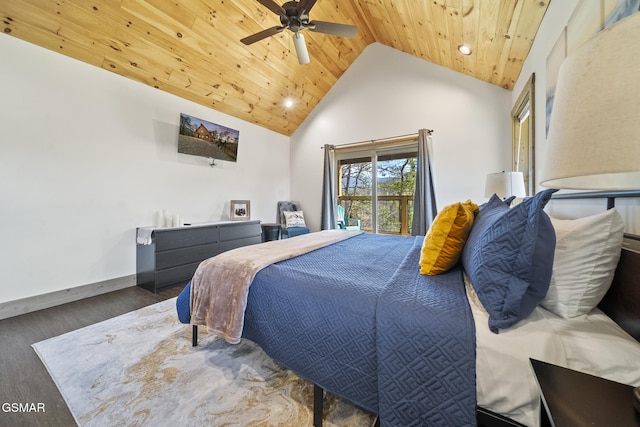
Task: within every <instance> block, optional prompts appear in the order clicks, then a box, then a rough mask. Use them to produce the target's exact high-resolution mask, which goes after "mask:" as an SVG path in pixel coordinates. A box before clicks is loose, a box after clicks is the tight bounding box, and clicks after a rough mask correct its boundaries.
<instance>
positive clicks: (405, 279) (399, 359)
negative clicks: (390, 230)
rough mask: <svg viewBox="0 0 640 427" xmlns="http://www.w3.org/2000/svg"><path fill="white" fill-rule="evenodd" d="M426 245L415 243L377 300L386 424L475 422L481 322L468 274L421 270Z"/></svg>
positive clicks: (381, 399) (382, 415)
mask: <svg viewBox="0 0 640 427" xmlns="http://www.w3.org/2000/svg"><path fill="white" fill-rule="evenodd" d="M421 243H422V242H421V241H418V240H416V242H415V244H414V246H413V248H412V249H411V250H410V251H409V253H408V254H407V257H406V258H405V260H404V261H403V263H402V265H401V266H400V268H398V270H397V271H396V273H395V274H394V276H393V277H392V278H391V280H390V281H389V283H388V285H387V286H386V287H385V289H384V290H383V292H382V294H381V295H380V298H379V302H378V309H377V313H376V314H377V315H376V329H377V331H378V332H377V342H376V344H377V351H378V390H379V393H378V396H379V397H378V399H379V401H378V407H379V416H380V421H381V423H382V425H383V426H387V425H388V426H471V425H476V410H475V409H476V380H475V379H476V377H475V349H476V346H475V324H474V321H473V316H472V314H471V309H470V307H469V302H468V300H467V297H466V292H465V289H464V279H463V277H462V271H461V270H454V271H451V272H449V273H446V274H443V275H440V276H425V275H421V274H419V272H418V268H417V267H416V266H417V265H418V260H419V258H420V249H421Z"/></svg>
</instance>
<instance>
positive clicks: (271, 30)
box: [240, 26, 286, 45]
mask: <svg viewBox="0 0 640 427" xmlns="http://www.w3.org/2000/svg"><path fill="white" fill-rule="evenodd" d="M285 28H286V27H280V26H276V27H271V28H267V29H266V30H262V31H260V32H258V33H255V34H253V35H251V36H248V37H245V38H243V39H242V40H240V41H241V42H242V43H244V44H246V45H249V44H251V43H255V42H257V41H260V40H262V39H266V38H267V37H269V36H272V35H274V34H278V33H279V32H282V30H284V29H285Z"/></svg>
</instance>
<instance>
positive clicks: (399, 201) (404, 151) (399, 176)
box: [336, 138, 418, 235]
mask: <svg viewBox="0 0 640 427" xmlns="http://www.w3.org/2000/svg"><path fill="white" fill-rule="evenodd" d="M417 154H418V146H417V138H415V139H413V140H412V141H411V143H409V144H407V142H406V141H404V142H403V143H402V144H398V145H396V146H384V147H378V148H374V149H371V150H364V151H363V150H362V148H360V149H359V150H356V149H354V150H348V149H341V150H340V151H339V152H337V154H336V157H337V158H338V166H339V167H338V177H337V179H338V186H337V188H338V203H339V204H340V205H342V207H344V209H345V213H346V217H347V218H353V219H359V220H360V226H361V228H362V229H363V230H365V231H369V232H372V233H382V234H401V235H410V234H411V221H412V218H413V192H414V190H415V182H416V164H417Z"/></svg>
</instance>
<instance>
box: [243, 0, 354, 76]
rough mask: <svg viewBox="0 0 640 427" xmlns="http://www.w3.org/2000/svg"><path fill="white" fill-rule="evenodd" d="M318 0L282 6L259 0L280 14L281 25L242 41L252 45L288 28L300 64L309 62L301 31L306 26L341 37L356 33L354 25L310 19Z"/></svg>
mask: <svg viewBox="0 0 640 427" xmlns="http://www.w3.org/2000/svg"><path fill="white" fill-rule="evenodd" d="M316 1H317V0H300V1H288V2H286V3H284V4H283V5H282V6H280V5H278V4H277V3H276V2H274V1H273V0H258V2H259V3H260V4H262V5H263V6H264V7H266V8H267V9H269V10H270V11H272V12H273V13H275V14H276V15H278V16H280V24H281V25H276V26H275V27H271V28H268V29H266V30H262V31H260V32H257V33H255V34H253V35H251V36H248V37H245V38H243V39H242V40H240V41H241V42H242V43H244V44H246V45H250V44H252V43H255V42H257V41H260V40H262V39H264V38H267V37H270V36H273V35H275V34H278V33H280V32H282V31H284V30H287V29H288V30H290V31H291V32H292V33H293V45H294V47H295V49H296V53H297V55H298V62H299V63H300V64H308V63H309V52H307V45H306V44H305V42H304V36H303V35H302V33H301V31H302V30H304V29H305V28H308V29H309V31H315V32H317V33H325V34H332V35H335V36H340V37H353V36H355V35H356V32H357V31H358V28H357V27H354V26H353V25H345V24H337V23H335V22H325V21H309V11H310V10H311V8H312V7H313V5H314V4H316Z"/></svg>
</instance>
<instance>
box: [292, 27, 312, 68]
mask: <svg viewBox="0 0 640 427" xmlns="http://www.w3.org/2000/svg"><path fill="white" fill-rule="evenodd" d="M293 46H294V47H295V48H296V54H297V55H298V62H299V63H300V64H301V65H304V64H308V63H309V52H308V51H307V44H306V43H305V41H304V36H303V35H302V33H300V32H297V33H294V34H293Z"/></svg>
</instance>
